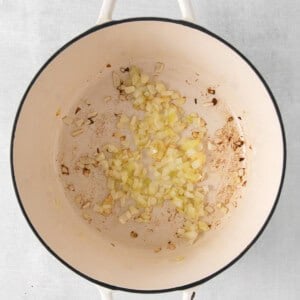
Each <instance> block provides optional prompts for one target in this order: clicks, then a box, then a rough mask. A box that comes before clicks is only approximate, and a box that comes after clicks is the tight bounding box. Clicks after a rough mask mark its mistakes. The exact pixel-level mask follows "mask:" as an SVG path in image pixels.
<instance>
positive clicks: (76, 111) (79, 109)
mask: <svg viewBox="0 0 300 300" xmlns="http://www.w3.org/2000/svg"><path fill="white" fill-rule="evenodd" d="M80 111H81V108H80V107H79V106H78V107H76V109H75V115H76V114H77V113H78V112H80Z"/></svg>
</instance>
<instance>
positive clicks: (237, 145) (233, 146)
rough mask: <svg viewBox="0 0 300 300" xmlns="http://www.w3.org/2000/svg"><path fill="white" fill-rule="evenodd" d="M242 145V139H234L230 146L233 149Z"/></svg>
mask: <svg viewBox="0 0 300 300" xmlns="http://www.w3.org/2000/svg"><path fill="white" fill-rule="evenodd" d="M243 145H244V141H242V140H241V139H240V140H238V141H236V142H235V143H233V145H232V148H233V150H236V149H237V148H240V147H242V146H243Z"/></svg>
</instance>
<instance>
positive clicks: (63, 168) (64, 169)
mask: <svg viewBox="0 0 300 300" xmlns="http://www.w3.org/2000/svg"><path fill="white" fill-rule="evenodd" d="M60 169H61V174H63V175H69V174H70V172H69V168H68V167H67V166H66V165H64V164H61V165H60Z"/></svg>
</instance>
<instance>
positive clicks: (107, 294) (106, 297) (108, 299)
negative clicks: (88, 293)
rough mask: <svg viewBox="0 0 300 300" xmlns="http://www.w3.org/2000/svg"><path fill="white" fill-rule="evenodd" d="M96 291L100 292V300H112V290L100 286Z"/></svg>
mask: <svg viewBox="0 0 300 300" xmlns="http://www.w3.org/2000/svg"><path fill="white" fill-rule="evenodd" d="M97 289H98V291H99V292H100V295H101V300H113V297H112V290H109V289H107V288H104V287H100V286H97Z"/></svg>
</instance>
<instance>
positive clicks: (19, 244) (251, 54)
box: [0, 0, 300, 300]
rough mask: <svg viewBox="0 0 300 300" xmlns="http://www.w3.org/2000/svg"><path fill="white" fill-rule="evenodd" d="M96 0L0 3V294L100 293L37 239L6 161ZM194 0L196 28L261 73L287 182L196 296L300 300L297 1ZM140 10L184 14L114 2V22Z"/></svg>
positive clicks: (91, 16) (170, 5)
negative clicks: (245, 248) (281, 130)
mask: <svg viewBox="0 0 300 300" xmlns="http://www.w3.org/2000/svg"><path fill="white" fill-rule="evenodd" d="M100 2H101V1H99V0H89V1H87V0H85V1H84V0H64V1H61V0H52V1H49V0H47V1H46V0H0V197H1V198H0V199H1V202H0V203H1V207H0V299H12V300H15V299H42V300H44V299H46V300H50V299H51V300H52V299H55V300H60V299H72V300H77V299H78V300H81V299H82V300H84V299H91V300H96V299H100V296H99V294H98V291H97V289H96V288H95V287H94V286H93V284H91V283H90V282H88V281H86V280H84V279H83V278H81V277H79V276H78V275H76V274H74V273H73V272H71V271H70V270H68V269H67V268H65V267H64V266H63V265H61V264H60V263H59V262H58V261H57V260H56V259H55V258H54V257H52V255H50V254H49V253H48V252H47V250H46V249H44V247H43V246H42V245H41V244H40V242H39V241H38V240H37V238H36V237H35V236H34V235H33V233H32V232H31V230H30V228H29V226H28V225H27V223H26V222H25V219H24V217H23V215H22V213H21V211H20V209H19V206H18V204H17V200H16V197H15V195H14V192H13V189H12V184H11V179H10V167H9V143H10V134H11V128H12V124H13V118H14V115H15V112H16V109H17V107H18V105H19V102H20V99H21V97H22V95H23V93H24V91H25V89H26V87H27V85H28V84H29V82H30V80H31V79H32V77H33V75H34V74H35V73H36V72H37V70H38V69H39V68H40V66H41V65H42V64H43V63H44V62H45V60H46V59H47V58H48V57H49V56H50V55H51V54H53V52H54V51H56V50H57V49H58V48H59V47H61V46H62V45H63V44H64V43H66V42H67V41H68V40H70V39H71V38H73V37H74V36H76V35H78V34H79V33H81V32H83V31H85V30H86V29H88V28H90V27H91V26H93V25H94V23H95V20H96V18H97V15H98V9H99V7H100ZM193 4H194V11H195V15H196V19H197V22H198V24H200V25H202V26H204V27H206V28H208V29H209V30H211V31H213V32H215V33H217V34H218V35H220V36H221V37H223V38H225V39H227V40H228V41H229V42H230V43H232V44H233V45H235V46H236V47H237V48H238V49H239V50H241V51H242V53H244V54H245V55H246V56H247V57H248V58H249V59H250V60H251V61H252V62H253V63H254V65H256V66H257V68H258V69H259V70H260V72H261V73H262V75H263V76H264V77H265V79H266V80H267V82H268V83H269V85H270V87H271V89H272V91H273V93H274V95H275V98H276V99H277V101H278V104H279V107H280V109H281V112H282V115H283V120H284V123H285V128H286V133H287V141H288V166H287V175H286V181H285V185H284V188H283V192H282V196H281V199H280V201H279V205H278V207H277V210H276V212H275V214H274V217H273V218H272V220H271V222H270V224H269V226H268V227H267V229H266V231H265V232H264V234H263V235H262V237H261V238H260V239H259V241H258V242H257V243H256V244H255V245H254V246H253V247H252V248H251V249H250V251H249V252H248V253H247V254H246V255H245V256H244V257H243V258H242V259H241V260H240V261H239V262H238V263H237V264H235V265H234V266H233V267H231V268H230V269H229V270H227V271H226V272H224V273H222V274H221V275H219V276H218V277H216V278H214V279H213V280H211V281H210V282H208V283H205V284H204V285H202V286H200V287H198V288H197V297H196V299H199V300H200V299H205V300H210V299H213V300H218V299H222V300H226V299H244V300H250V299H251V300H252V299H272V300H277V299H278V300H279V299H293V300H294V299H300V284H299V283H300V250H299V249H298V248H299V246H300V241H299V238H300V217H299V214H300V198H299V195H300V172H299V170H300V138H299V130H300V42H299V39H300V2H299V0H289V1H280V0H252V1H246V0H226V1H224V0H214V1H211V0H199V1H196V0H194V1H193ZM137 16H161V17H171V18H180V14H179V9H178V7H177V5H176V1H175V0H166V1H157V0H154V1H146V0H139V1H138V0H119V1H118V3H117V6H116V11H115V13H114V18H116V19H120V18H125V17H137ZM220 251H221V250H220ZM196 271H197V270H195V272H196ZM115 299H117V300H120V299H132V300H134V299H135V300H137V299H166V300H175V299H180V294H179V293H171V294H165V295H138V294H136V295H134V294H126V293H121V292H116V293H115Z"/></svg>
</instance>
